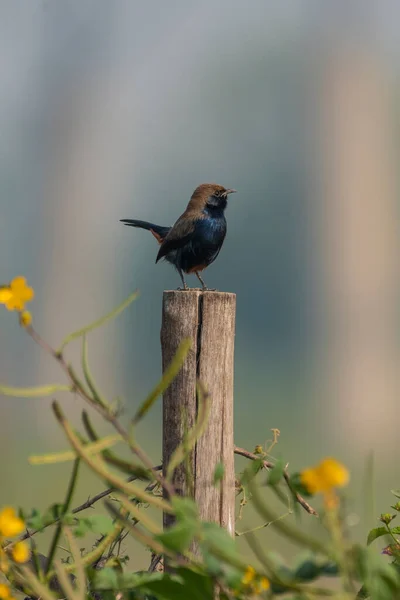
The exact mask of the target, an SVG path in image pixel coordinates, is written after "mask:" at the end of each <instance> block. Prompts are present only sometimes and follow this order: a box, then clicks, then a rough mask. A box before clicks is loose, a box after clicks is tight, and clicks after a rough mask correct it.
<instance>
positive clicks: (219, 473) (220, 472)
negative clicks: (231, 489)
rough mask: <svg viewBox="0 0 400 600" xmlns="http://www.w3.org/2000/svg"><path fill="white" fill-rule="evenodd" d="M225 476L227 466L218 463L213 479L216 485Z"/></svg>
mask: <svg viewBox="0 0 400 600" xmlns="http://www.w3.org/2000/svg"><path fill="white" fill-rule="evenodd" d="M224 475H225V465H224V463H221V462H220V463H218V464H217V466H216V467H215V469H214V478H213V482H214V485H216V484H217V483H219V482H220V481H222V480H223V478H224Z"/></svg>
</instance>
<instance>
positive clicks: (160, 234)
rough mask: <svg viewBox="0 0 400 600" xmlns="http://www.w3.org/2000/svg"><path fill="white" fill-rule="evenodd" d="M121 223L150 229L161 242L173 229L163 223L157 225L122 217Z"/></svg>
mask: <svg viewBox="0 0 400 600" xmlns="http://www.w3.org/2000/svg"><path fill="white" fill-rule="evenodd" d="M121 223H124V225H128V226H129V227H138V228H139V229H147V231H150V232H151V233H152V234H153V235H154V237H155V238H156V240H157V241H158V242H159V243H160V244H161V242H162V241H163V239H164V238H165V236H166V235H167V233H168V232H169V230H170V229H171V227H163V226H162V225H155V224H154V223H149V222H148V221H139V220H138V219H121Z"/></svg>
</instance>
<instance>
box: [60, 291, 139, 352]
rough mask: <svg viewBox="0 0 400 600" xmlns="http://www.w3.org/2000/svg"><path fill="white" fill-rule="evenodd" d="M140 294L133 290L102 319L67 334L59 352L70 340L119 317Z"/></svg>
mask: <svg viewBox="0 0 400 600" xmlns="http://www.w3.org/2000/svg"><path fill="white" fill-rule="evenodd" d="M138 295H139V292H137V291H135V292H133V294H131V295H130V296H128V298H127V299H126V300H124V301H123V302H122V304H120V305H119V306H117V307H116V308H114V309H113V310H112V311H111V312H109V313H107V314H106V315H104V317H101V318H100V319H97V321H93V323H90V325H86V327H82V329H78V330H77V331H74V332H73V333H71V334H70V335H67V337H66V338H65V339H64V340H63V342H62V344H61V346H60V348H59V349H58V350H57V353H58V354H61V352H62V351H63V350H64V348H65V346H66V345H67V344H69V343H70V342H72V341H73V340H76V339H77V338H80V337H82V336H83V335H85V333H89V331H93V330H94V329H97V328H98V327H101V325H104V323H107V321H110V320H111V319H115V317H117V316H118V315H119V314H120V313H122V311H124V310H125V309H126V308H128V306H129V305H130V304H131V303H132V302H133V301H134V300H136V298H137V297H138Z"/></svg>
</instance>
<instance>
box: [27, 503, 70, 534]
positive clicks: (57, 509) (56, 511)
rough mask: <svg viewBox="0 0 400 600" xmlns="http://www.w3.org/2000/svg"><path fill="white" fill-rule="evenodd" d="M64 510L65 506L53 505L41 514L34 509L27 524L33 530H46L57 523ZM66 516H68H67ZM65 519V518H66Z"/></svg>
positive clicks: (28, 517)
mask: <svg viewBox="0 0 400 600" xmlns="http://www.w3.org/2000/svg"><path fill="white" fill-rule="evenodd" d="M63 510H64V505H63V504H57V503H55V504H52V505H51V506H50V507H49V508H48V509H47V510H46V511H45V512H41V511H39V510H37V509H36V508H34V509H33V510H32V512H31V514H30V515H29V516H27V517H26V518H25V520H26V524H27V526H28V527H29V528H31V529H38V530H39V531H40V530H41V529H44V528H45V527H47V525H50V524H51V523H54V521H57V519H59V518H60V517H61V516H62V514H63ZM65 516H66V515H65ZM64 518H65V517H64Z"/></svg>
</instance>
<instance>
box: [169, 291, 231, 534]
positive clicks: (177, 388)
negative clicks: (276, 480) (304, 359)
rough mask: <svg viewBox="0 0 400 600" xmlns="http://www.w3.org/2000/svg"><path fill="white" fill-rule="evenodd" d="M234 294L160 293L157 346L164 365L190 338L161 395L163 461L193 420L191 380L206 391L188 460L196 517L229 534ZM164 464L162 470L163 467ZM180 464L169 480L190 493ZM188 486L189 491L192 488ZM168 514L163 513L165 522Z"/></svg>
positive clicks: (195, 401)
mask: <svg viewBox="0 0 400 600" xmlns="http://www.w3.org/2000/svg"><path fill="white" fill-rule="evenodd" d="M235 311H236V296H235V294H227V293H222V292H204V293H203V292H201V291H197V290H193V291H185V292H183V291H182V292H181V291H168V292H164V299H163V320H162V328H161V346H162V358H163V369H165V368H166V367H167V365H168V364H169V363H170V361H171V360H172V357H173V356H174V354H175V352H176V349H177V348H178V346H179V343H180V342H181V341H182V339H184V338H186V337H190V339H191V340H192V349H191V351H190V353H189V355H188V357H187V358H186V361H185V364H184V367H183V369H182V370H181V372H180V373H179V375H178V377H177V378H176V379H175V381H174V382H173V384H172V385H171V387H170V388H169V389H168V390H167V391H166V393H165V394H164V398H163V464H164V465H165V466H166V465H167V463H168V461H169V458H170V457H171V455H172V453H173V452H174V450H175V448H176V447H177V446H178V445H179V444H180V443H181V442H182V440H183V435H184V431H185V427H191V426H192V425H193V423H194V421H195V419H196V414H197V400H196V380H197V378H199V379H200V381H201V382H202V383H203V385H204V387H205V388H206V390H207V391H208V392H209V393H210V396H211V414H210V418H209V422H208V426H207V429H206V431H205V433H204V434H203V436H202V437H201V438H200V439H199V441H198V443H197V445H196V447H195V449H194V451H193V452H192V455H191V457H190V464H191V468H192V472H193V475H194V497H195V500H196V503H197V505H198V508H199V512H200V515H201V518H202V519H204V520H209V521H215V522H217V523H219V524H220V525H221V526H223V527H225V528H227V529H228V531H229V532H230V533H231V534H232V535H233V533H234V505H235V488H234V484H235V475H234V444H233V358H234V337H235ZM218 463H223V465H224V468H225V474H224V479H223V481H222V484H219V485H217V487H215V486H214V483H213V477H214V471H215V467H216V466H217V464H218ZM165 466H164V469H165ZM185 479H186V477H185V469H184V468H183V467H178V469H176V471H175V474H174V480H173V483H174V485H175V486H176V488H177V489H178V491H179V492H180V493H189V491H191V490H189V489H188V487H187V482H186V481H185ZM192 491H193V490H192ZM170 523H171V519H170V518H169V517H168V516H167V515H166V516H165V517H164V525H165V526H168V525H169V524H170Z"/></svg>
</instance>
